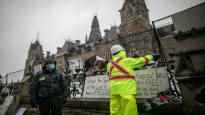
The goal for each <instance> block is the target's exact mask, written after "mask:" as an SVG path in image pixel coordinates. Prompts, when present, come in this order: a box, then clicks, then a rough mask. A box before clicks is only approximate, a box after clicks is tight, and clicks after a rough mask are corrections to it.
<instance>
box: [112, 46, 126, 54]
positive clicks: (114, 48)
mask: <svg viewBox="0 0 205 115" xmlns="http://www.w3.org/2000/svg"><path fill="white" fill-rule="evenodd" d="M123 50H125V49H124V48H123V47H122V46H121V45H113V46H112V47H111V53H112V55H114V54H116V53H118V52H119V51H123Z"/></svg>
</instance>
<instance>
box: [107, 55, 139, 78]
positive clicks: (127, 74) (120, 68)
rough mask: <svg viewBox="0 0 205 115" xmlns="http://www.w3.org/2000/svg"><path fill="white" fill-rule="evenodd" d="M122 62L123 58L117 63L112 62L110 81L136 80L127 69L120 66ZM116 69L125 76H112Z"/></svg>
mask: <svg viewBox="0 0 205 115" xmlns="http://www.w3.org/2000/svg"><path fill="white" fill-rule="evenodd" d="M121 60H122V58H119V59H117V60H116V61H112V62H111V68H110V71H109V80H135V77H134V76H133V75H131V74H130V73H129V72H128V71H127V70H126V69H125V68H123V67H122V66H121V65H119V62H120V61H121ZM114 68H116V69H118V70H119V71H120V72H122V73H123V74H125V75H120V76H112V75H111V73H112V70H113V69H114Z"/></svg>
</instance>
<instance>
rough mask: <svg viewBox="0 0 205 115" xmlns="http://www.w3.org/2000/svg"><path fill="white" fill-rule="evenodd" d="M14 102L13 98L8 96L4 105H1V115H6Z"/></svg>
mask: <svg viewBox="0 0 205 115" xmlns="http://www.w3.org/2000/svg"><path fill="white" fill-rule="evenodd" d="M13 100H14V97H13V96H7V97H6V98H5V100H4V103H3V104H2V105H0V115H6V112H7V110H8V108H9V106H10V105H11V104H12V102H13Z"/></svg>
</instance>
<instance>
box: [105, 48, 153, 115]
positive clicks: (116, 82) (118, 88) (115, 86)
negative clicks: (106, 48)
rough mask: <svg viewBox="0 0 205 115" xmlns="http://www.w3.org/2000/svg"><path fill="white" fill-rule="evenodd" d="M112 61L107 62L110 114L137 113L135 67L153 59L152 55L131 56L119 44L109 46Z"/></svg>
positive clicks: (136, 114)
mask: <svg viewBox="0 0 205 115" xmlns="http://www.w3.org/2000/svg"><path fill="white" fill-rule="evenodd" d="M111 53H112V61H111V62H110V63H108V66H107V72H108V75H109V94H110V115H138V111H137V104H136V94H137V91H136V90H137V84H136V80H135V71H134V70H135V69H140V68H142V67H143V66H144V65H146V64H148V63H149V62H150V61H152V60H153V56H152V55H146V56H145V57H138V58H131V57H127V56H126V51H125V49H124V48H123V47H122V46H120V45H113V46H112V48H111Z"/></svg>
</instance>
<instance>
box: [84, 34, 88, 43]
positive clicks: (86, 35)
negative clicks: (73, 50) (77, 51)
mask: <svg viewBox="0 0 205 115" xmlns="http://www.w3.org/2000/svg"><path fill="white" fill-rule="evenodd" d="M87 42H88V34H87V33H86V34H85V43H87Z"/></svg>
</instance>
